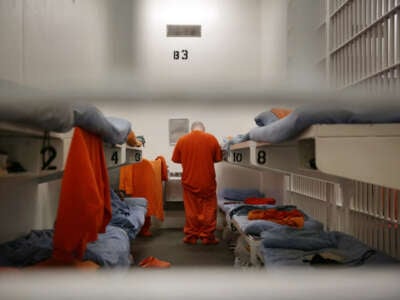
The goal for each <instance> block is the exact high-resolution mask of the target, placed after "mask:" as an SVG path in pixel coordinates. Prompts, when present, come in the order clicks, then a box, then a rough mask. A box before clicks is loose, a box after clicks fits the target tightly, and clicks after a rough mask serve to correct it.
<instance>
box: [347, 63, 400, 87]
mask: <svg viewBox="0 0 400 300" xmlns="http://www.w3.org/2000/svg"><path fill="white" fill-rule="evenodd" d="M399 66H400V63H396V64H394V65H392V66H389V67H387V68H385V69H383V70H380V71H378V72H376V73H374V74H370V75H368V76H365V77H363V78H361V79H359V80H358V81H356V82H354V83H352V84H350V85H348V86H344V87H342V89H346V88H349V87H351V86H355V85H357V84H360V83H362V82H365V81H366V80H368V79H370V78H373V77H375V76H380V75H383V74H386V73H387V72H388V71H390V70H393V69H396V68H398V67H399Z"/></svg>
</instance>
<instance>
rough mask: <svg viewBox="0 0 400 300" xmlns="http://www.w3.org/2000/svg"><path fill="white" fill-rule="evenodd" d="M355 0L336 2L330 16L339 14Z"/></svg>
mask: <svg viewBox="0 0 400 300" xmlns="http://www.w3.org/2000/svg"><path fill="white" fill-rule="evenodd" d="M352 1H353V0H345V1H344V2H343V3H342V4H339V5H338V3H336V5H334V7H333V11H332V12H331V14H330V15H329V17H331V18H333V17H334V16H335V15H337V14H338V13H339V12H340V11H341V10H342V9H343V8H344V7H345V6H346V5H347V4H348V3H350V2H352Z"/></svg>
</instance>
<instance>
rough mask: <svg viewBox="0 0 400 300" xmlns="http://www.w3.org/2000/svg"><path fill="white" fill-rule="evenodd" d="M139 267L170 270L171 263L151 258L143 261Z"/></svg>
mask: <svg viewBox="0 0 400 300" xmlns="http://www.w3.org/2000/svg"><path fill="white" fill-rule="evenodd" d="M139 266H141V267H142V268H169V267H170V266H171V263H170V262H168V261H164V260H160V259H158V258H155V257H154V256H149V257H146V258H145V259H143V260H142V261H141V262H140V263H139Z"/></svg>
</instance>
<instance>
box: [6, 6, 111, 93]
mask: <svg viewBox="0 0 400 300" xmlns="http://www.w3.org/2000/svg"><path fill="white" fill-rule="evenodd" d="M107 17H108V16H107V1H106V0H85V1H80V0H57V1H50V0H25V1H22V0H15V1H14V0H2V1H1V2H0V45H1V47H0V79H4V80H11V81H16V82H18V83H21V84H24V85H30V86H35V87H41V88H54V85H61V84H66V83H71V84H72V83H76V82H83V81H93V80H95V79H98V78H100V77H101V76H103V75H104V74H105V73H106V71H107V69H106V68H108V66H109V65H108V63H109V56H108V55H109V51H108V31H107V28H108V27H107Z"/></svg>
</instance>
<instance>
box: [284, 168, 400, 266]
mask: <svg viewBox="0 0 400 300" xmlns="http://www.w3.org/2000/svg"><path fill="white" fill-rule="evenodd" d="M346 182H347V184H346V185H345V184H344V183H343V184H339V183H333V182H329V181H323V180H320V179H317V178H315V179H313V178H310V177H306V176H302V175H298V174H291V175H290V184H288V185H287V186H286V189H287V191H286V192H287V194H288V196H287V197H286V199H285V204H292V205H296V206H297V207H298V208H299V209H301V210H303V211H304V212H305V213H307V214H308V215H310V216H311V217H313V218H315V219H316V220H318V221H320V222H322V223H323V224H324V227H325V229H327V230H338V231H342V232H346V233H348V234H350V235H352V236H354V237H356V238H357V239H359V240H361V241H362V242H364V243H365V244H367V245H369V246H370V247H373V248H374V249H377V250H380V251H383V252H385V253H387V254H388V255H391V256H393V257H396V258H399V259H400V230H399V226H400V191H398V190H394V189H390V188H386V187H381V186H377V185H373V184H369V183H363V182H356V181H346Z"/></svg>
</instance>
